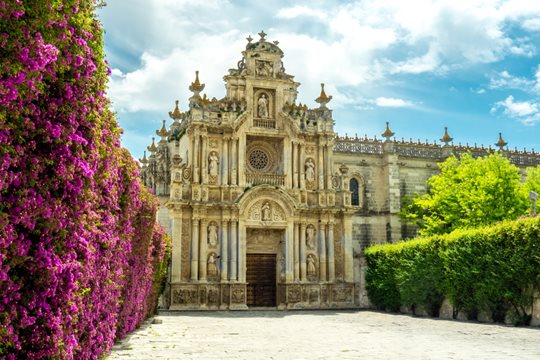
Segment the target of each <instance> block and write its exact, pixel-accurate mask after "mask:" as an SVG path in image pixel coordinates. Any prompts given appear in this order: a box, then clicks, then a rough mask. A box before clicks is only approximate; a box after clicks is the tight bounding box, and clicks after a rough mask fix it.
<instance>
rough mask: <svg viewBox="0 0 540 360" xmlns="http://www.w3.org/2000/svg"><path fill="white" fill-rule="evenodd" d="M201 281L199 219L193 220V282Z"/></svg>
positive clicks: (194, 218)
mask: <svg viewBox="0 0 540 360" xmlns="http://www.w3.org/2000/svg"><path fill="white" fill-rule="evenodd" d="M197 280H199V218H197V217H193V219H192V220H191V281H197Z"/></svg>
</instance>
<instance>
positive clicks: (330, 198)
mask: <svg viewBox="0 0 540 360" xmlns="http://www.w3.org/2000/svg"><path fill="white" fill-rule="evenodd" d="M259 36H260V39H259V40H258V41H254V40H253V39H252V38H251V37H248V38H247V40H248V43H247V45H246V48H245V50H244V51H242V59H241V60H240V61H239V62H238V64H237V67H236V68H234V69H230V70H229V73H228V74H227V75H225V76H224V81H225V87H226V95H225V97H224V98H222V99H221V100H217V99H216V98H212V99H209V98H207V97H206V95H203V96H201V92H202V91H203V90H204V84H202V83H201V82H200V80H199V76H198V72H197V73H196V77H195V80H194V81H193V83H191V85H190V87H189V89H190V91H191V92H192V93H193V95H192V96H191V97H190V98H189V109H188V110H187V111H186V112H181V111H180V110H179V107H178V101H177V102H176V107H175V108H174V110H173V111H172V112H169V116H170V118H171V119H172V120H173V122H172V124H171V125H170V126H166V123H165V120H164V121H163V127H162V128H161V129H160V130H158V131H156V134H157V136H159V140H158V142H157V144H156V142H155V141H154V140H153V142H152V145H151V146H149V147H148V151H149V156H148V157H146V153H145V156H144V157H143V159H141V160H140V162H141V164H142V169H141V178H142V181H143V183H144V184H145V185H146V186H147V187H149V188H151V189H152V190H153V192H154V193H155V194H156V195H157V196H158V198H159V199H160V202H161V208H160V210H159V213H158V218H159V221H160V222H161V223H162V224H163V225H164V227H165V228H166V229H167V230H168V232H169V234H170V236H171V237H172V261H171V267H170V272H169V283H168V286H167V290H166V292H165V294H164V307H166V308H169V309H171V310H181V309H248V308H252V307H277V308H278V309H303V308H337V307H339V308H356V307H363V306H367V305H368V301H367V297H366V294H365V293H364V291H363V290H362V289H363V274H362V272H363V270H362V269H364V267H363V266H362V257H361V254H362V250H363V248H365V247H366V246H368V245H370V244H374V243H386V242H397V241H400V240H401V239H402V238H406V237H411V236H414V234H415V229H414V228H413V227H410V226H407V225H406V224H402V222H401V220H400V218H399V216H398V213H399V211H400V208H401V205H402V202H403V199H404V196H405V195H407V194H412V193H415V192H420V193H422V192H425V190H426V189H425V182H426V180H427V179H428V178H429V177H430V176H432V175H434V174H435V173H436V172H437V169H438V167H437V163H438V162H440V161H443V160H444V159H445V158H447V157H448V156H450V155H451V154H460V153H463V152H471V153H473V154H474V155H476V156H482V155H485V154H487V153H488V152H489V151H490V149H486V148H484V147H476V146H475V147H469V146H461V145H458V146H454V145H453V144H452V143H451V142H452V138H451V137H450V136H449V135H448V132H447V131H445V133H444V136H443V137H442V138H441V143H440V144H438V143H427V142H419V141H418V142H413V141H412V140H410V141H404V140H401V141H400V140H396V139H395V138H394V139H392V137H393V136H394V134H393V132H392V131H391V130H390V128H389V126H388V123H387V127H386V131H385V132H384V133H383V134H382V136H383V138H382V139H381V140H378V139H377V138H374V139H368V138H367V137H364V138H358V137H356V136H355V137H349V136H339V135H338V134H336V133H335V131H334V119H333V117H332V110H330V109H329V108H328V107H327V104H328V103H329V102H330V101H331V99H332V97H331V96H328V95H327V94H326V93H325V91H324V85H322V87H321V92H320V95H319V96H318V97H317V99H316V100H315V101H316V102H317V103H318V107H315V108H308V107H307V106H306V105H302V104H297V103H296V98H297V93H298V87H299V85H300V84H299V83H298V82H296V81H295V80H294V77H293V76H292V75H289V74H287V73H286V72H285V68H284V65H283V62H282V58H283V55H284V54H283V52H282V51H281V49H280V48H279V47H278V46H277V45H278V42H277V41H274V42H270V41H268V40H267V39H266V34H265V33H264V32H261V33H259ZM496 145H497V146H499V148H500V150H502V151H503V152H504V153H505V154H506V156H508V157H509V158H510V159H511V160H512V161H513V162H514V163H515V164H516V165H518V166H520V167H525V166H533V165H537V164H540V156H538V154H536V153H534V152H532V153H531V152H527V151H517V150H515V151H509V150H505V146H506V143H505V142H504V140H503V139H502V137H501V136H500V137H499V142H498V143H497V144H496Z"/></svg>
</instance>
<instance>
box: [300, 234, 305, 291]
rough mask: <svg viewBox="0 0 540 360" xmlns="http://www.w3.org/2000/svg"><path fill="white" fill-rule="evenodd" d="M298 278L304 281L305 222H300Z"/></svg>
mask: <svg viewBox="0 0 540 360" xmlns="http://www.w3.org/2000/svg"><path fill="white" fill-rule="evenodd" d="M300 280H301V281H306V224H304V223H301V224H300Z"/></svg>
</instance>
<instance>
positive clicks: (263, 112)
mask: <svg viewBox="0 0 540 360" xmlns="http://www.w3.org/2000/svg"><path fill="white" fill-rule="evenodd" d="M257 115H259V117H260V118H263V119H266V118H268V116H269V115H268V98H267V97H266V95H265V94H262V95H261V97H259V100H258V101H257Z"/></svg>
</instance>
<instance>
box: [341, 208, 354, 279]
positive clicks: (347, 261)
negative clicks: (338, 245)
mask: <svg viewBox="0 0 540 360" xmlns="http://www.w3.org/2000/svg"><path fill="white" fill-rule="evenodd" d="M343 236H344V239H343V245H344V246H343V252H344V253H343V255H344V259H343V265H344V275H345V279H344V280H345V281H346V282H353V281H354V269H353V244H352V214H348V213H346V214H345V215H344V216H343Z"/></svg>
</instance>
